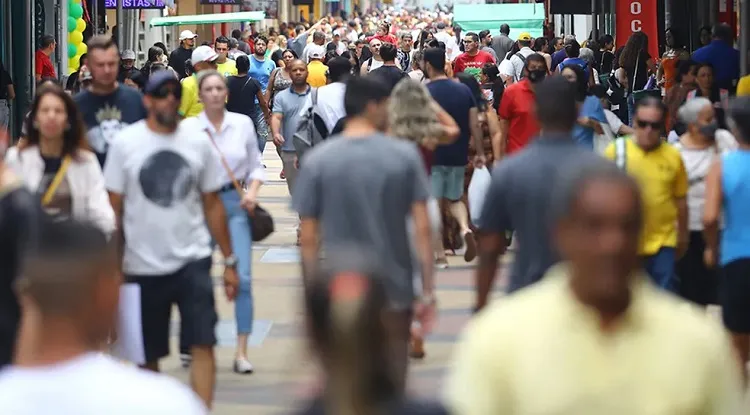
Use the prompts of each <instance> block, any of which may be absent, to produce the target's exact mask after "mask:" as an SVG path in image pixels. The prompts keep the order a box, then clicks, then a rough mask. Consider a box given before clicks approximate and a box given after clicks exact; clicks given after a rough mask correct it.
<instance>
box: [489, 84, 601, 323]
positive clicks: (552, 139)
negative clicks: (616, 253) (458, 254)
mask: <svg viewBox="0 0 750 415" xmlns="http://www.w3.org/2000/svg"><path fill="white" fill-rule="evenodd" d="M537 85H538V86H537V94H536V107H537V117H538V121H539V125H540V127H541V130H542V131H543V133H542V134H541V136H539V137H537V138H534V139H533V140H532V141H531V142H530V144H529V145H528V146H527V147H526V148H525V149H524V150H523V151H521V152H520V153H516V154H515V155H513V156H511V157H510V158H507V159H504V160H502V161H500V162H499V163H498V164H497V165H496V166H495V168H494V169H493V170H492V183H491V185H490V188H489V190H488V191H487V195H486V196H485V201H484V206H483V208H482V214H481V217H480V218H479V221H478V224H477V225H478V228H479V230H480V231H481V232H480V233H479V234H480V235H481V238H480V242H479V244H478V245H479V250H480V255H479V258H480V263H479V268H478V269H477V309H481V308H482V307H484V306H485V305H486V304H487V300H488V297H489V293H490V291H491V289H492V283H493V281H494V278H495V274H496V272H497V263H498V258H499V256H500V255H502V254H503V253H504V252H505V247H506V245H507V240H506V236H505V235H506V231H510V230H513V231H515V238H517V241H518V250H517V251H516V252H515V258H514V260H513V266H512V269H511V272H510V278H509V280H510V281H509V285H508V288H507V291H508V292H513V291H516V290H519V289H521V288H523V287H526V286H528V285H530V284H533V283H535V282H537V281H539V280H540V279H541V278H542V276H543V275H544V273H545V272H546V271H547V269H548V268H549V267H550V266H552V265H553V264H554V263H555V262H557V261H558V255H557V252H555V251H554V249H553V248H552V243H551V242H552V241H551V239H552V229H551V223H550V221H549V218H548V212H549V211H550V210H554V209H551V206H550V203H552V200H551V195H552V193H553V192H552V190H553V189H554V188H555V187H556V186H557V178H558V177H560V175H561V172H563V171H565V170H566V169H569V168H573V167H574V166H576V165H582V164H585V161H586V160H587V159H600V156H598V155H597V154H595V153H593V152H592V151H590V150H587V149H585V148H583V147H581V146H579V145H578V144H576V143H575V142H574V141H573V138H572V135H571V131H572V129H573V126H574V125H575V124H576V122H577V117H578V114H577V109H576V103H575V90H574V89H573V87H572V84H570V83H568V82H567V81H565V79H564V78H562V77H552V78H548V79H546V80H544V81H542V82H541V83H539V84H537ZM550 97H555V98H554V99H550Z"/></svg>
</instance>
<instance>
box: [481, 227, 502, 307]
mask: <svg viewBox="0 0 750 415" xmlns="http://www.w3.org/2000/svg"><path fill="white" fill-rule="evenodd" d="M478 236H479V243H478V244H477V245H478V250H479V266H478V267H477V271H476V291H477V300H476V301H477V303H476V311H479V310H481V309H483V308H484V307H485V306H486V305H487V302H488V300H489V296H490V291H492V285H493V283H494V282H495V275H497V268H498V266H497V261H498V259H500V256H501V255H503V254H504V253H505V248H506V246H507V240H506V238H505V234H504V233H483V232H480V233H479V235H478Z"/></svg>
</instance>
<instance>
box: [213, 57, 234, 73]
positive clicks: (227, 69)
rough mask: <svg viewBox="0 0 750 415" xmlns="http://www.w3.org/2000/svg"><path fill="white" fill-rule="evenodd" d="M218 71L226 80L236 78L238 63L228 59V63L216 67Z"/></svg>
mask: <svg viewBox="0 0 750 415" xmlns="http://www.w3.org/2000/svg"><path fill="white" fill-rule="evenodd" d="M216 70H217V71H218V72H219V73H220V74H222V75H224V77H225V78H227V77H230V76H235V75H237V63H236V62H235V61H233V60H231V59H228V58H227V60H226V62H224V63H219V64H217V65H216Z"/></svg>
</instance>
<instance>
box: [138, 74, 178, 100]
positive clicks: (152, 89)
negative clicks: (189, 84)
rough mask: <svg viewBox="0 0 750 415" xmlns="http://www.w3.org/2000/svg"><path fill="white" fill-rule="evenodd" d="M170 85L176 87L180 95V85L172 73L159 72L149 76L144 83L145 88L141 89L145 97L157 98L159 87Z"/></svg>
mask: <svg viewBox="0 0 750 415" xmlns="http://www.w3.org/2000/svg"><path fill="white" fill-rule="evenodd" d="M170 83H171V84H174V85H176V86H177V91H178V93H180V94H181V93H182V84H181V83H180V80H179V79H177V77H175V76H174V72H172V71H159V72H156V73H154V74H153V75H151V77H150V78H148V82H146V87H145V88H143V93H144V94H145V95H151V96H157V95H159V94H158V91H159V90H160V89H161V87H162V86H164V85H167V84H170ZM178 98H179V97H178Z"/></svg>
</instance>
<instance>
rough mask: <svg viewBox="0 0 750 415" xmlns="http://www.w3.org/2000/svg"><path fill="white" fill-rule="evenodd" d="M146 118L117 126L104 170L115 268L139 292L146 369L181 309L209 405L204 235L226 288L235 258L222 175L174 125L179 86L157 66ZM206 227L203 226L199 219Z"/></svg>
mask: <svg viewBox="0 0 750 415" xmlns="http://www.w3.org/2000/svg"><path fill="white" fill-rule="evenodd" d="M144 92H145V94H146V96H145V98H144V103H145V105H146V108H147V110H148V117H147V118H146V119H145V120H144V121H140V122H138V123H135V124H133V125H131V126H129V127H128V128H126V129H124V130H122V131H121V132H120V134H119V135H118V136H117V138H116V139H115V140H114V142H113V143H112V147H111V150H110V154H109V157H108V158H107V163H106V164H105V166H104V177H105V182H106V186H107V190H109V194H110V201H111V203H112V208H113V209H114V211H115V214H116V215H117V220H118V225H119V226H118V228H119V229H120V230H121V231H122V233H123V234H122V235H120V236H121V237H124V239H121V240H120V241H125V242H124V243H122V244H121V246H120V248H121V250H122V273H123V275H124V276H125V280H126V281H127V282H130V283H133V284H138V286H139V287H140V291H141V317H142V318H141V320H142V321H141V323H142V327H143V346H144V354H145V365H144V366H145V367H146V368H147V369H150V370H153V371H158V370H159V365H158V362H159V359H161V358H163V357H165V356H167V355H168V354H169V336H170V310H171V308H172V305H173V304H175V303H176V304H177V306H178V307H179V309H180V317H181V319H182V328H183V329H184V330H187V331H188V333H187V335H186V336H185V340H187V341H188V342H189V344H190V346H191V349H190V351H191V355H192V357H193V361H192V366H191V369H192V376H191V379H192V386H193V389H194V390H195V392H196V393H197V394H198V395H199V396H200V397H201V398H202V399H203V401H204V402H205V403H206V406H208V407H210V406H211V402H212V400H213V389H214V383H215V370H216V367H215V359H214V352H213V346H214V345H215V344H216V337H215V335H214V326H215V325H216V320H217V316H216V310H215V307H214V296H213V286H212V282H211V275H210V271H211V253H212V249H211V242H210V240H211V238H210V236H209V233H208V232H207V230H210V231H211V236H213V239H214V240H215V241H216V242H217V243H218V245H219V247H220V248H221V252H222V254H223V256H224V258H225V259H224V264H223V265H224V266H225V269H224V286H225V289H226V294H227V297H228V298H229V299H230V300H232V299H233V298H234V295H235V292H236V290H237V284H238V280H237V274H236V273H235V265H236V263H237V260H236V259H235V257H234V255H233V254H232V248H231V244H230V241H229V233H228V231H227V225H226V218H225V213H224V208H223V207H222V204H221V199H220V198H219V194H218V190H219V189H221V188H222V187H223V186H224V185H226V183H223V182H222V178H221V175H220V174H218V173H219V172H220V171H221V170H220V167H219V166H218V165H217V161H216V157H215V155H214V152H213V151H214V150H213V148H212V147H211V142H210V141H209V140H208V138H207V137H206V136H205V135H203V134H200V132H196V131H188V130H187V129H186V128H187V127H183V126H182V125H180V123H179V116H178V114H177V107H178V106H179V104H180V96H181V94H182V87H181V85H180V82H179V81H178V80H177V78H176V77H174V75H172V74H171V72H168V71H163V72H158V73H156V74H155V75H153V76H152V77H151V79H149V81H148V83H147V84H146V88H145V89H144ZM206 225H208V229H207V227H206Z"/></svg>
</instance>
